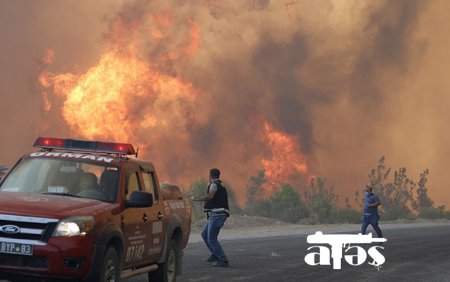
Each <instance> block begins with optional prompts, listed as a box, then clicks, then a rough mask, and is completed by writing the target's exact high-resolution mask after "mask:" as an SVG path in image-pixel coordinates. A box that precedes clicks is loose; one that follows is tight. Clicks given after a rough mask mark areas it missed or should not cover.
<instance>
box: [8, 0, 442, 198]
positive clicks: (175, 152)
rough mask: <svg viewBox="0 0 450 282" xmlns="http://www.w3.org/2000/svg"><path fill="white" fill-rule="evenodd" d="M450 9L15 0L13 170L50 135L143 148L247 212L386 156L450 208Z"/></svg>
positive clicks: (167, 171)
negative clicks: (262, 195)
mask: <svg viewBox="0 0 450 282" xmlns="http://www.w3.org/2000/svg"><path fill="white" fill-rule="evenodd" d="M449 12H450V2H448V1H445V0H429V1H417V0H398V1H369V0H362V1H360V0H354V1H351V0H345V1H344V0H341V1H337V0H318V1H301V0H284V1H282V0H279V1H274V0H272V1H270V0H245V1H218V0H217V1H214V0H201V1H187V0H186V1H183V0H179V1H134V0H133V1H128V0H126V1H125V0H123V1H107V0H100V1H74V0H60V1H50V0H35V1H26V0H16V1H12V0H0V38H1V40H0V44H1V45H0V46H1V49H0V97H1V103H0V114H1V119H0V136H1V140H2V141H1V143H2V146H1V147H0V163H4V164H7V165H8V166H12V165H13V164H14V163H15V161H16V160H17V159H18V158H19V157H20V156H21V155H22V154H24V153H26V152H29V151H32V150H33V149H32V144H33V142H34V140H35V139H36V138H37V137H38V136H50V137H63V138H78V139H83V140H102V141H117V142H131V143H133V144H134V145H135V146H139V148H140V157H142V158H145V159H149V160H151V161H152V162H153V163H154V164H155V167H156V168H157V170H158V174H159V178H160V180H164V181H169V182H176V183H179V184H180V185H181V186H182V187H183V188H186V187H188V186H189V184H190V183H192V182H193V181H195V180H197V179H199V178H201V177H203V178H206V177H207V176H208V170H209V168H211V167H219V168H220V169H221V171H222V178H223V179H224V180H226V181H227V182H228V183H229V184H230V185H231V186H232V187H233V190H235V191H236V193H237V194H238V197H239V200H240V202H241V203H244V202H245V194H246V187H247V184H248V181H249V179H250V177H251V176H255V175H257V174H258V172H259V171H260V170H265V173H266V176H267V182H266V184H265V190H266V195H270V194H271V193H272V192H273V191H275V190H277V189H279V187H280V186H281V185H282V184H283V183H293V184H295V185H298V186H302V185H305V183H307V182H308V180H309V179H310V178H311V177H323V178H326V179H327V183H328V184H329V185H330V186H331V185H333V186H334V190H335V192H336V193H337V194H339V195H340V196H341V198H343V197H347V196H348V197H349V198H352V197H353V194H354V192H355V191H356V190H361V189H362V187H363V186H364V185H365V184H367V183H368V174H369V173H370V171H371V169H373V168H375V167H376V165H377V161H378V160H379V159H380V158H381V157H382V156H384V157H385V160H386V165H387V166H388V167H392V169H394V170H397V169H399V168H400V167H406V168H407V173H408V175H409V177H410V178H411V179H413V180H418V178H419V174H420V173H421V172H422V171H424V170H425V169H429V170H430V175H429V182H428V190H429V193H430V195H431V197H432V199H433V200H434V202H435V203H436V204H445V205H447V206H448V205H450V194H449V193H448V192H447V189H448V183H450V174H449V173H447V168H448V167H449V165H450V160H449V157H448V156H449V155H450V154H449V150H450V149H449V146H448V144H449V143H450V142H449V141H450V140H449V139H450V134H449V132H450V131H449V130H448V129H449V128H448V127H449V125H448V124H449V121H450V111H449V110H448V105H450V104H449V102H450V95H448V94H447V93H448V91H449V90H450V80H449V79H448V73H450V72H449V71H450V53H449V52H448V51H447V50H450V37H449V36H448V34H449V27H450V19H449V18H448V16H447V15H448V14H449Z"/></svg>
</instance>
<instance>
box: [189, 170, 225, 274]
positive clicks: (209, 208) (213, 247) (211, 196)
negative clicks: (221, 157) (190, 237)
mask: <svg viewBox="0 0 450 282" xmlns="http://www.w3.org/2000/svg"><path fill="white" fill-rule="evenodd" d="M209 183H210V184H209V185H208V188H207V191H206V195H205V196H203V197H199V198H195V197H194V196H193V197H192V200H193V201H205V205H204V212H205V213H206V214H207V220H208V221H207V223H206V225H205V228H204V229H203V232H202V234H201V236H202V238H203V241H205V244H206V246H207V247H208V249H209V251H210V252H211V256H210V257H209V258H208V259H207V260H206V261H207V262H211V263H212V264H211V265H213V266H220V267H228V258H227V256H226V255H225V252H224V251H223V249H222V246H221V245H220V243H219V241H218V240H217V236H218V235H219V232H220V229H221V228H222V226H223V225H224V223H225V221H226V219H227V217H229V215H230V212H229V208H228V194H227V189H226V188H225V185H224V184H223V182H222V180H220V170H219V169H217V168H212V169H211V170H210V171H209Z"/></svg>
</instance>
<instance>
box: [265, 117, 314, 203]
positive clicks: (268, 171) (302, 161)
mask: <svg viewBox="0 0 450 282" xmlns="http://www.w3.org/2000/svg"><path fill="white" fill-rule="evenodd" d="M262 140H263V141H264V142H266V143H267V144H268V147H269V149H270V152H271V157H270V158H266V159H263V160H262V161H261V164H262V166H263V168H264V173H265V177H266V183H267V185H266V186H265V187H264V188H265V194H264V196H265V197H267V196H270V195H271V194H272V193H273V192H274V191H276V190H278V189H280V188H281V186H282V185H283V184H286V183H291V181H292V180H295V179H298V177H299V176H304V175H305V174H306V173H307V171H308V169H307V165H306V158H305V156H303V154H302V152H301V150H300V149H301V148H300V145H299V143H297V141H296V138H295V137H294V136H290V135H288V134H285V133H283V132H281V131H277V130H275V129H273V127H272V125H271V124H270V123H269V122H267V121H266V122H264V124H263V130H262Z"/></svg>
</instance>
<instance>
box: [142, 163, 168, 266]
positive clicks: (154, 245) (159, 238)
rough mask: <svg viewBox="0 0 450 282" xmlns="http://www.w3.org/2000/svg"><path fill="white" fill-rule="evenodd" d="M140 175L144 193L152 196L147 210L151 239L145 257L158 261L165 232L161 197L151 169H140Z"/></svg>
mask: <svg viewBox="0 0 450 282" xmlns="http://www.w3.org/2000/svg"><path fill="white" fill-rule="evenodd" d="M141 175H142V180H143V184H144V189H145V191H146V192H149V193H151V194H152V195H153V206H152V207H150V208H147V214H148V217H149V221H150V222H151V225H152V239H151V240H149V242H148V243H149V245H150V248H149V250H148V253H147V255H148V258H149V259H150V260H151V261H155V260H157V259H159V256H160V254H161V251H162V246H163V244H164V239H165V238H164V236H163V234H165V233H164V232H165V230H163V226H164V224H163V220H164V211H163V205H162V203H163V201H162V198H160V197H162V195H159V194H158V191H159V190H158V182H157V179H156V174H155V171H154V170H153V169H151V168H147V167H145V168H144V167H141Z"/></svg>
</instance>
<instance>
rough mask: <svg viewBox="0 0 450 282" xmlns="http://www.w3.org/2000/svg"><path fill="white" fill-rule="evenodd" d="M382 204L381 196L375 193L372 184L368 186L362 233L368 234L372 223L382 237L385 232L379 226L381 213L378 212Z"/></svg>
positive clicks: (365, 196)
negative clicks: (367, 231) (368, 228)
mask: <svg viewBox="0 0 450 282" xmlns="http://www.w3.org/2000/svg"><path fill="white" fill-rule="evenodd" d="M380 205H381V201H380V198H379V197H378V196H377V195H375V194H374V193H373V189H372V187H371V186H366V191H365V192H364V205H363V212H364V214H363V219H362V226H361V234H363V235H364V234H366V230H367V227H368V226H369V224H370V225H372V227H373V229H374V230H375V232H376V233H377V236H378V238H382V237H383V234H382V232H381V229H380V227H379V226H378V220H379V219H380V215H379V213H378V207H379V206H380Z"/></svg>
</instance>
